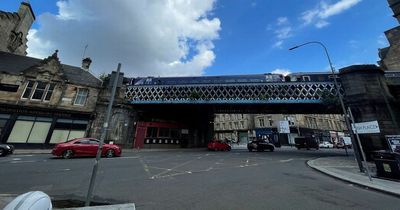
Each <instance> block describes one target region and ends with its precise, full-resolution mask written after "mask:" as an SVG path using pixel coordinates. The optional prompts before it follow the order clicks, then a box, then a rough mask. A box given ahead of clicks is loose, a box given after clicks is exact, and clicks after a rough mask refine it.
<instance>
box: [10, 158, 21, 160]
mask: <svg viewBox="0 0 400 210" xmlns="http://www.w3.org/2000/svg"><path fill="white" fill-rule="evenodd" d="M12 160H22V159H21V158H13V159H12Z"/></svg>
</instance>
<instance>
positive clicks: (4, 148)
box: [0, 144, 14, 157]
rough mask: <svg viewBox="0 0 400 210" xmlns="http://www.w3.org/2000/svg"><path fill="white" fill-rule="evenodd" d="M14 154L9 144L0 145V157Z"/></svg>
mask: <svg viewBox="0 0 400 210" xmlns="http://www.w3.org/2000/svg"><path fill="white" fill-rule="evenodd" d="M13 152H14V146H13V145H10V144H0V157H2V156H6V155H10V154H12V153H13Z"/></svg>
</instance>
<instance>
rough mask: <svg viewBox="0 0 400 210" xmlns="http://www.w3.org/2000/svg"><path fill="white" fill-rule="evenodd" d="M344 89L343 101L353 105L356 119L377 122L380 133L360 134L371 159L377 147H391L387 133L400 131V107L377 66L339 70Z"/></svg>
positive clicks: (379, 148) (352, 108) (351, 106)
mask: <svg viewBox="0 0 400 210" xmlns="http://www.w3.org/2000/svg"><path fill="white" fill-rule="evenodd" d="M339 75H340V80H341V83H342V86H343V88H344V90H345V94H344V102H345V105H346V107H350V108H351V110H352V113H353V115H354V118H355V121H356V122H357V123H358V122H367V121H375V120H376V121H378V124H379V128H380V133H379V134H360V139H361V144H362V146H363V149H364V151H365V153H366V156H367V159H370V156H371V155H370V153H371V151H374V150H381V149H388V145H387V142H386V139H385V136H386V135H396V134H400V132H399V127H398V125H399V119H400V118H399V114H400V112H399V110H398V109H397V107H396V106H395V104H394V103H395V100H394V98H393V96H392V95H391V94H390V92H389V89H388V87H387V84H386V80H385V77H384V71H383V70H382V69H381V68H379V67H378V66H376V65H353V66H349V67H345V68H342V69H340V74H339Z"/></svg>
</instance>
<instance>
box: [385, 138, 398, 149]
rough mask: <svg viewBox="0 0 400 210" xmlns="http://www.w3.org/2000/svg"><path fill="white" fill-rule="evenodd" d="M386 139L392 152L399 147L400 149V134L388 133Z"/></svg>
mask: <svg viewBox="0 0 400 210" xmlns="http://www.w3.org/2000/svg"><path fill="white" fill-rule="evenodd" d="M386 139H387V141H388V144H389V146H390V149H391V150H392V152H394V151H395V150H396V148H398V150H400V135H387V136H386Z"/></svg>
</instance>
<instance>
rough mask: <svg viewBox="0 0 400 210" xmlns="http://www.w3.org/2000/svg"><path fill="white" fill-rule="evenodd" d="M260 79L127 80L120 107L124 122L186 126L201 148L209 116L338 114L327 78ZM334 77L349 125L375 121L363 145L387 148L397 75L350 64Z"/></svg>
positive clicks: (395, 113)
mask: <svg viewBox="0 0 400 210" xmlns="http://www.w3.org/2000/svg"><path fill="white" fill-rule="evenodd" d="M290 76H295V77H296V79H293V77H292V78H291V77H290ZM263 77H264V78H265V79H260V77H255V76H254V75H253V76H251V75H242V76H225V77H191V78H154V77H153V78H130V79H128V80H129V81H130V82H129V83H128V84H126V87H125V89H124V90H125V91H124V102H123V103H124V104H125V105H127V106H128V107H129V109H130V110H131V111H133V112H134V114H133V115H131V116H133V117H130V118H129V120H132V121H135V122H141V121H144V122H154V121H157V122H176V123H179V124H181V125H185V126H187V128H188V132H187V135H189V136H190V138H189V139H190V142H189V143H188V145H186V146H191V147H198V146H205V144H206V143H207V142H208V141H209V140H210V139H211V138H212V136H213V120H214V115H215V114H218V113H260V114H261V113H271V114H274V113H276V114H278V113H281V114H341V113H342V112H341V108H340V106H339V103H338V99H337V95H338V91H337V88H336V86H335V84H334V82H333V79H332V78H333V75H331V74H321V73H303V74H293V75H289V77H286V78H284V77H282V78H276V77H274V75H271V74H266V75H264V76H263ZM335 77H337V79H338V81H339V82H338V88H339V91H340V92H341V93H342V95H343V96H344V102H345V105H346V107H350V108H351V109H352V112H353V114H354V117H355V121H356V122H365V121H373V120H377V121H378V122H379V126H380V129H381V133H380V134H371V135H362V136H361V137H362V141H363V144H364V143H365V144H366V145H365V147H366V148H368V149H371V150H372V149H376V148H384V147H387V145H386V143H385V135H393V134H400V131H399V128H398V125H399V122H400V120H399V119H400V117H399V115H400V114H399V113H400V112H399V108H398V107H400V106H399V100H398V98H399V97H400V95H399V86H400V74H399V72H397V71H391V72H384V71H383V70H382V69H381V68H379V67H377V66H376V65H354V66H349V67H346V68H343V69H340V71H339V73H338V74H337V75H335ZM121 117H126V116H121ZM125 121H126V120H125ZM135 125H136V124H135ZM137 126H138V125H136V128H135V130H136V131H137V129H138V127H137ZM134 136H135V135H134V134H132V138H133V141H135V137H134ZM145 143H146V142H145ZM150 143H156V144H158V143H160V144H165V142H158V141H155V142H150Z"/></svg>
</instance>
